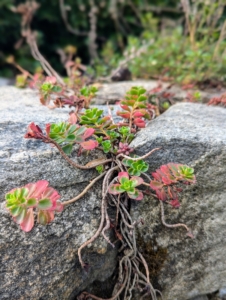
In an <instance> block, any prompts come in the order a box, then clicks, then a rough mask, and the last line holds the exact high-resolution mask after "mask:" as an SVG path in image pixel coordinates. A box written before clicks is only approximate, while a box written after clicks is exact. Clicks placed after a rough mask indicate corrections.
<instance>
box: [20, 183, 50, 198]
mask: <svg viewBox="0 0 226 300" xmlns="http://www.w3.org/2000/svg"><path fill="white" fill-rule="evenodd" d="M48 185H49V183H48V181H47V180H39V181H37V182H36V183H28V184H27V185H25V188H27V189H28V190H29V194H28V196H27V198H28V199H29V198H35V199H40V198H41V196H42V193H43V192H44V191H45V189H46V188H47V186H48Z"/></svg>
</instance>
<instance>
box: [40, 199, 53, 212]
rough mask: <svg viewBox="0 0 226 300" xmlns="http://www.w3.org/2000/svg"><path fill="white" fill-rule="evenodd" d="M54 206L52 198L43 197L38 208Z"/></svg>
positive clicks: (43, 208)
mask: <svg viewBox="0 0 226 300" xmlns="http://www.w3.org/2000/svg"><path fill="white" fill-rule="evenodd" d="M51 207H52V202H51V200H50V199H42V200H40V201H39V203H38V209H40V210H46V209H49V208H51Z"/></svg>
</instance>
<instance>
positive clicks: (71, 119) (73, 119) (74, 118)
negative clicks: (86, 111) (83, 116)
mask: <svg viewBox="0 0 226 300" xmlns="http://www.w3.org/2000/svg"><path fill="white" fill-rule="evenodd" d="M77 121H78V118H77V116H76V114H75V113H74V112H70V116H69V119H68V123H70V124H72V125H73V124H76V123H77Z"/></svg>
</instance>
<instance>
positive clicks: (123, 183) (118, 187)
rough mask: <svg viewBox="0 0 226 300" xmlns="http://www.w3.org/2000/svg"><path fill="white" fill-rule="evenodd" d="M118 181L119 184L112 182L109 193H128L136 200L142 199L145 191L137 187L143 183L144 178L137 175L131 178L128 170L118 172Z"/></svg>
mask: <svg viewBox="0 0 226 300" xmlns="http://www.w3.org/2000/svg"><path fill="white" fill-rule="evenodd" d="M118 181H119V183H117V184H112V185H110V187H109V190H108V191H109V193H110V194H113V195H117V194H121V193H127V195H128V197H129V198H131V199H135V200H142V199H143V193H142V192H141V191H139V190H138V189H136V187H137V186H138V185H141V184H142V183H143V179H142V178H140V177H137V176H133V177H131V178H129V174H128V173H127V172H120V173H118Z"/></svg>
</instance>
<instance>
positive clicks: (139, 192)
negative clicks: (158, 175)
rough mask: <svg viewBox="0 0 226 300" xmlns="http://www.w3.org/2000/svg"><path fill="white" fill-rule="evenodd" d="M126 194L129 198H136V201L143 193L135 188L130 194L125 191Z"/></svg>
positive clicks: (141, 197)
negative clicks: (133, 192)
mask: <svg viewBox="0 0 226 300" xmlns="http://www.w3.org/2000/svg"><path fill="white" fill-rule="evenodd" d="M127 194H128V196H129V197H130V198H131V199H134V200H138V201H139V200H142V199H143V198H144V195H143V193H142V192H141V191H138V190H137V189H136V190H135V194H131V193H127Z"/></svg>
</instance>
